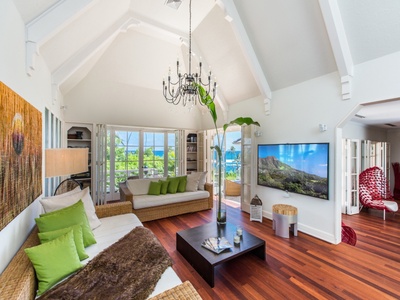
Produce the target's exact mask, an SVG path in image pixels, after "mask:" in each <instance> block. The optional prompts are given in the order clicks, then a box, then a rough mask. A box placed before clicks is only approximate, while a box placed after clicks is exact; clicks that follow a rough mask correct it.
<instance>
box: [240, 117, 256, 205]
mask: <svg viewBox="0 0 400 300" xmlns="http://www.w3.org/2000/svg"><path fill="white" fill-rule="evenodd" d="M253 131H254V130H253V126H252V125H250V126H242V138H241V144H242V150H241V151H242V153H241V154H242V155H241V167H242V168H241V180H242V181H241V183H242V189H241V190H242V195H241V208H242V210H243V211H245V212H247V213H250V201H251V199H252V198H253V197H254V195H253V189H254V186H255V182H256V175H255V173H256V172H255V167H254V166H257V162H256V158H255V157H256V155H253V149H255V147H256V146H255V141H254V139H253ZM253 183H254V184H253Z"/></svg>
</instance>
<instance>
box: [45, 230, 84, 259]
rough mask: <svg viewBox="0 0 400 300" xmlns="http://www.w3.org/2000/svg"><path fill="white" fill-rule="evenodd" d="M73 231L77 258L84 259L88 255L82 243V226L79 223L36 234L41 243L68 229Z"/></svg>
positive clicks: (56, 236)
mask: <svg viewBox="0 0 400 300" xmlns="http://www.w3.org/2000/svg"><path fill="white" fill-rule="evenodd" d="M71 230H72V231H73V233H74V242H75V246H76V250H77V251H78V255H79V259H80V260H84V259H86V258H88V257H89V255H87V253H86V251H85V246H84V244H83V234H82V226H81V224H79V225H74V226H71V227H67V228H63V229H58V230H54V231H47V232H39V233H38V236H39V239H40V242H41V243H42V244H44V243H47V242H50V241H52V240H54V239H56V238H58V237H59V236H61V235H64V234H66V233H67V232H69V231H71Z"/></svg>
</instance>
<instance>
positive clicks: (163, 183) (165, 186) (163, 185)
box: [159, 180, 169, 195]
mask: <svg viewBox="0 0 400 300" xmlns="http://www.w3.org/2000/svg"><path fill="white" fill-rule="evenodd" d="M159 182H161V190H160V194H162V195H165V194H166V193H167V192H168V185H169V181H168V180H160V181H159Z"/></svg>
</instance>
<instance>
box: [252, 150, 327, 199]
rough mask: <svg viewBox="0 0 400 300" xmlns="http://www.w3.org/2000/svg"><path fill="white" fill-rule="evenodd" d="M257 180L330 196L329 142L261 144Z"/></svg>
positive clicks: (311, 193) (309, 194) (301, 192)
mask: <svg viewBox="0 0 400 300" xmlns="http://www.w3.org/2000/svg"><path fill="white" fill-rule="evenodd" d="M257 155H258V166H257V170H258V172H257V184H258V185H262V186H267V187H271V188H276V189H281V190H284V191H288V192H292V193H298V194H303V195H307V196H311V197H316V198H321V199H325V200H328V199H329V198H328V197H329V193H328V192H329V180H328V174H329V143H301V144H300V143H299V144H260V145H258V153H257Z"/></svg>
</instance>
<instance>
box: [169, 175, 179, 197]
mask: <svg viewBox="0 0 400 300" xmlns="http://www.w3.org/2000/svg"><path fill="white" fill-rule="evenodd" d="M167 180H168V181H169V184H168V188H167V192H168V193H169V194H176V191H177V190H178V186H179V178H178V177H168V178H167Z"/></svg>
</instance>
